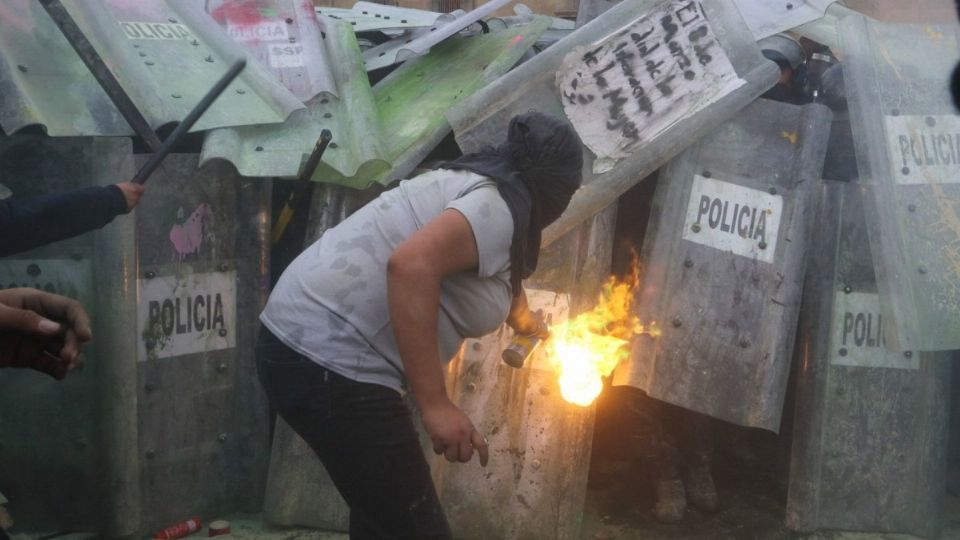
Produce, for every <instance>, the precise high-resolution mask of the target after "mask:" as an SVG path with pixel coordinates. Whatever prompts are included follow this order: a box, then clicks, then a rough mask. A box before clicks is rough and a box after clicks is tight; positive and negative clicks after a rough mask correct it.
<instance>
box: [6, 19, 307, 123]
mask: <svg viewBox="0 0 960 540" xmlns="http://www.w3.org/2000/svg"><path fill="white" fill-rule="evenodd" d="M64 6H65V7H66V8H67V10H68V11H69V12H70V14H71V16H72V17H73V19H74V20H75V21H76V22H77V24H78V26H79V27H80V28H81V30H82V31H83V33H84V35H85V36H86V37H87V38H88V39H89V40H90V42H91V43H92V45H93V46H94V48H95V49H96V51H97V53H98V54H99V55H100V56H101V57H103V58H104V60H105V61H106V63H107V65H108V66H110V68H111V71H112V72H113V75H114V76H115V77H116V79H117V80H118V81H119V82H120V85H121V86H122V87H123V89H124V91H126V93H127V94H128V95H129V96H130V98H131V99H132V100H133V102H134V104H136V106H137V108H138V109H139V110H140V112H141V113H142V114H143V115H144V117H146V119H147V120H148V122H149V123H150V125H151V126H152V127H153V128H154V129H157V128H159V127H160V126H163V125H165V124H169V123H171V122H177V121H179V120H181V119H182V118H183V117H184V116H186V114H187V113H188V112H189V110H190V109H191V108H192V107H193V106H194V105H195V104H196V103H197V102H198V101H199V100H200V98H201V97H202V96H203V94H204V93H205V92H206V91H207V90H208V89H209V88H210V87H211V86H212V85H213V84H214V83H215V82H216V80H217V79H218V78H219V77H220V75H221V74H222V73H223V72H225V71H226V69H227V68H228V66H229V65H230V62H231V61H232V60H233V59H234V58H236V57H238V56H242V55H243V51H242V49H240V48H239V47H237V46H236V45H235V44H234V43H233V42H232V41H231V40H230V39H229V38H228V37H227V36H226V34H225V33H224V32H223V31H222V30H220V29H219V28H218V27H217V25H216V23H215V22H214V21H212V20H211V19H210V18H209V17H208V16H207V15H206V14H205V13H204V12H203V10H202V7H201V6H200V5H199V4H198V3H195V2H190V1H186V0H170V1H164V0H149V1H136V2H134V1H132V0H83V1H66V2H64ZM38 58H44V59H48V58H52V59H53V60H52V61H49V62H48V61H47V60H45V61H44V62H43V63H42V64H41V63H38V60H37V59H38ZM96 84H97V83H96V81H95V80H94V79H93V76H92V75H91V74H90V73H89V72H88V71H87V69H86V67H85V66H84V65H83V63H82V62H81V60H80V58H79V57H78V56H77V54H76V52H75V51H74V50H73V49H72V48H71V47H70V46H69V44H68V43H67V41H66V40H65V39H64V38H63V36H62V34H60V33H59V30H58V29H57V28H56V26H55V25H54V23H53V21H52V20H50V18H49V17H48V16H47V15H46V13H45V12H44V11H43V9H42V8H41V7H40V6H39V3H37V2H32V1H29V0H6V1H5V2H4V3H2V4H0V114H2V116H0V122H2V123H3V125H4V129H5V131H7V132H11V133H12V132H16V131H17V130H20V129H22V128H23V127H25V126H28V125H40V126H43V127H45V128H46V130H47V132H48V133H50V134H52V135H127V134H130V130H129V128H127V127H126V126H125V125H124V124H122V118H121V117H120V115H119V113H118V112H117V111H116V108H115V107H114V106H113V105H112V103H108V102H107V101H105V100H106V95H105V94H104V93H103V92H102V90H99V91H98V89H97V88H99V87H97V86H96ZM75 92H76V93H80V94H81V95H83V96H86V97H87V99H78V98H77V96H76V95H75ZM301 107H302V104H301V103H300V102H299V101H298V100H297V99H296V98H295V97H294V96H293V95H292V94H291V93H290V92H289V91H287V90H286V89H284V88H283V87H282V86H280V85H279V84H278V83H277V82H275V81H274V80H273V77H271V75H270V74H269V73H268V72H266V71H265V70H263V69H261V68H259V67H257V66H248V67H247V69H246V70H244V73H243V74H242V75H241V76H240V78H239V79H238V80H237V81H235V82H234V83H233V84H232V85H231V86H230V87H229V88H228V89H227V91H226V92H225V93H224V95H223V96H221V97H220V99H218V100H217V102H216V103H214V105H213V106H212V107H211V108H210V110H209V111H207V113H206V114H204V116H203V117H202V118H201V119H200V120H199V122H198V123H197V124H196V126H194V130H195V131H201V130H206V129H210V128H213V127H223V126H237V125H247V124H264V123H277V122H282V121H283V120H284V119H285V118H286V117H287V116H288V115H289V114H290V113H291V112H292V111H293V110H295V109H297V108H301Z"/></svg>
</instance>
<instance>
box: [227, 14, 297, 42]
mask: <svg viewBox="0 0 960 540" xmlns="http://www.w3.org/2000/svg"><path fill="white" fill-rule="evenodd" d="M227 33H228V34H230V37H231V38H233V40H234V41H244V42H246V41H287V40H288V38H289V37H290V36H289V34H288V33H287V24H286V22H284V21H282V20H280V19H276V20H273V21H260V22H257V23H254V24H235V23H230V24H227Z"/></svg>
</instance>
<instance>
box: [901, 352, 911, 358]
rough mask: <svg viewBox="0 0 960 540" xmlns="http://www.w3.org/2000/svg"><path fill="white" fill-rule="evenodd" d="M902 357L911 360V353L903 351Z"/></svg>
mask: <svg viewBox="0 0 960 540" xmlns="http://www.w3.org/2000/svg"><path fill="white" fill-rule="evenodd" d="M903 356H904V358H913V351H904V352H903Z"/></svg>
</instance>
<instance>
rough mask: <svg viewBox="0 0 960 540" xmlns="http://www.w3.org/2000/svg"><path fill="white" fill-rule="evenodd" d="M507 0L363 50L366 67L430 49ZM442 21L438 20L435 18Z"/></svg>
mask: <svg viewBox="0 0 960 540" xmlns="http://www.w3.org/2000/svg"><path fill="white" fill-rule="evenodd" d="M510 1H511V0H489V1H488V2H486V3H484V4H483V5H482V6H480V7H478V8H477V9H474V10H473V11H470V12H469V13H466V14H463V15H461V16H459V17H457V18H455V19H453V20H450V21H448V22H445V23H443V24H436V25H433V26H431V27H429V28H423V29H421V30H417V31H415V32H413V33H412V34H411V35H410V36H401V37H400V38H398V39H395V40H391V41H387V42H385V43H383V44H381V45H378V46H376V47H374V48H372V49H369V50H367V51H364V52H363V63H364V66H365V67H366V68H367V71H372V70H374V69H378V68H382V67H387V66H391V65H393V64H396V63H399V62H404V61H406V60H409V59H411V58H414V57H417V56H423V55H425V54H427V53H428V52H430V49H431V48H432V47H435V46H436V45H437V44H438V43H440V42H442V41H444V40H445V39H448V38H450V37H451V36H453V35H455V34H457V33H458V32H460V31H461V30H463V29H465V28H467V27H468V26H470V25H471V24H473V23H475V22H477V21H479V20H480V19H482V18H484V17H486V16H488V15H490V14H492V13H493V12H494V11H496V10H498V9H500V8H501V7H503V6H505V5H507V4H508V3H510ZM438 22H442V21H438Z"/></svg>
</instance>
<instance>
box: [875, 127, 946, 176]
mask: <svg viewBox="0 0 960 540" xmlns="http://www.w3.org/2000/svg"><path fill="white" fill-rule="evenodd" d="M884 122H885V127H886V130H887V144H888V152H889V153H890V165H891V168H892V170H891V171H890V173H891V174H892V175H893V179H894V181H895V182H896V183H898V184H947V183H956V182H960V117H958V116H887V117H885V119H884Z"/></svg>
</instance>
